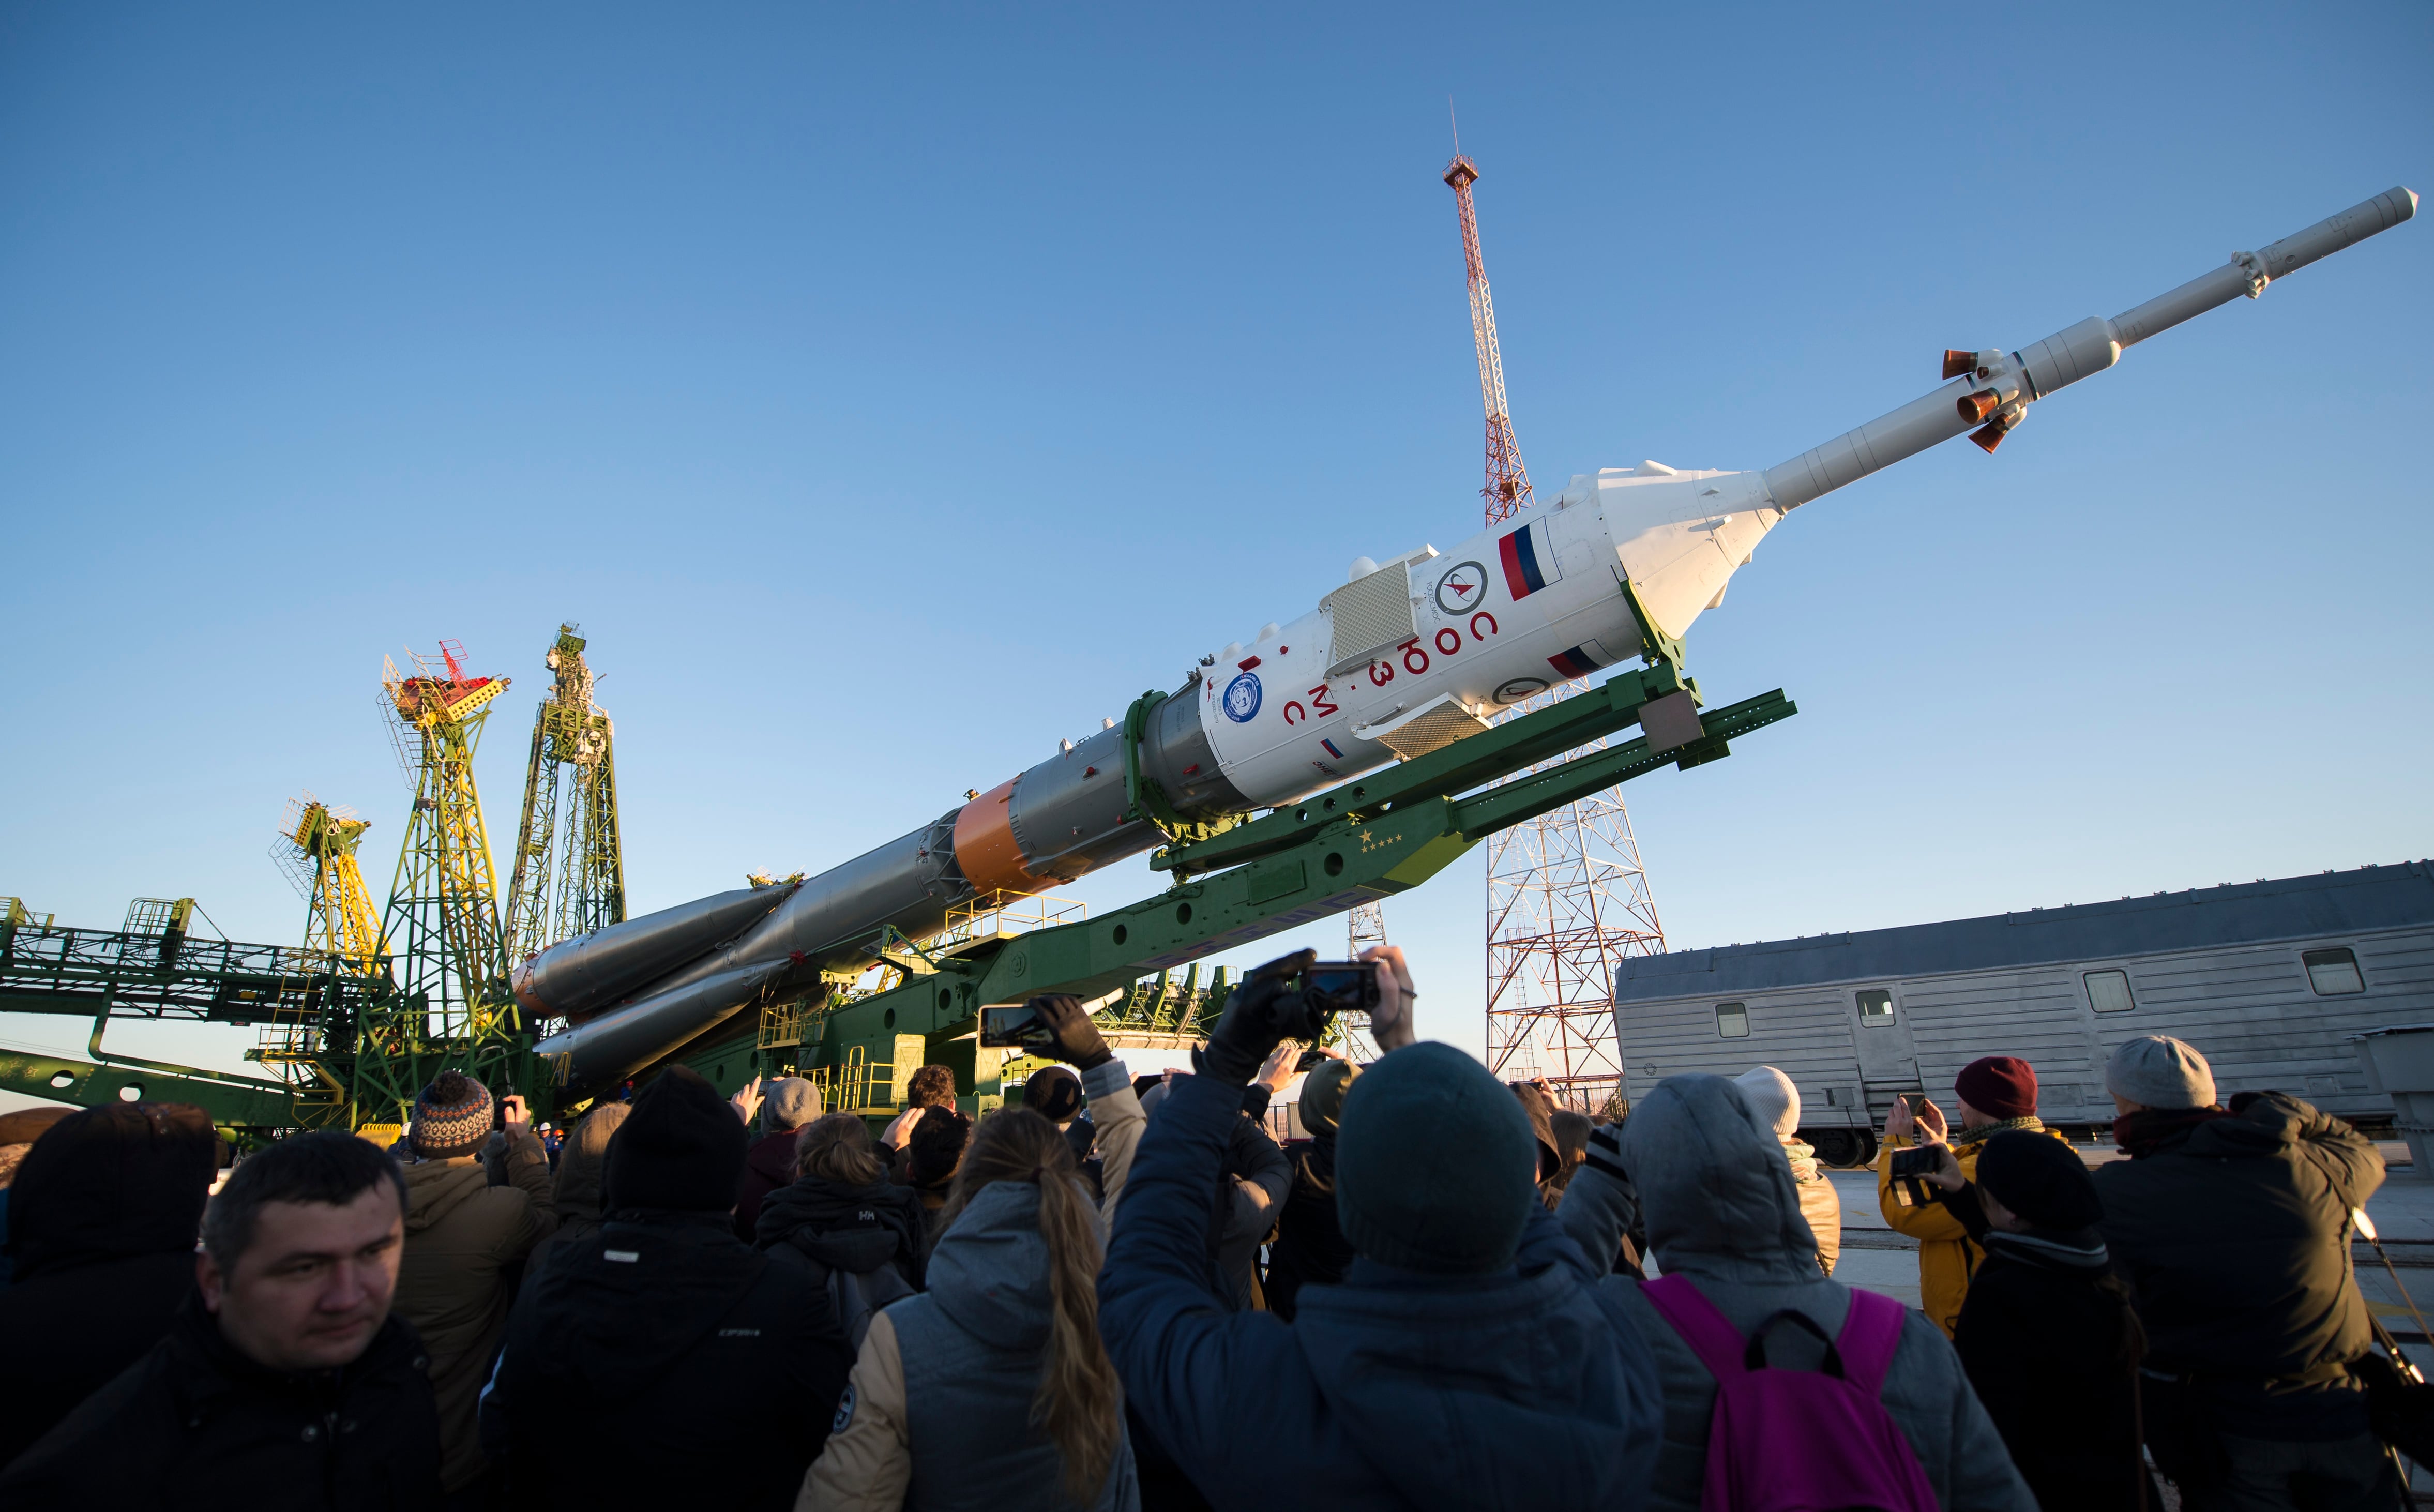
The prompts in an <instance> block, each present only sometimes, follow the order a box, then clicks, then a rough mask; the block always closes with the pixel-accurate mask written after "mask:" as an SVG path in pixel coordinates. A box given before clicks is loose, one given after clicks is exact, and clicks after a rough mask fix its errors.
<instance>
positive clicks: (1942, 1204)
mask: <svg viewBox="0 0 2434 1512" xmlns="http://www.w3.org/2000/svg"><path fill="white" fill-rule="evenodd" d="M1952 1092H1953V1095H1954V1096H1956V1097H1958V1098H1959V1099H1960V1100H1961V1129H1960V1132H1959V1133H1957V1134H1956V1133H1954V1132H1952V1130H1951V1129H1950V1126H1949V1125H1946V1124H1945V1119H1944V1112H1943V1110H1942V1109H1941V1108H1937V1107H1936V1106H1935V1105H1934V1104H1933V1103H1931V1102H1929V1101H1928V1100H1927V1099H1926V1098H1924V1097H1921V1098H1920V1099H1919V1100H1918V1108H1917V1110H1916V1111H1915V1112H1913V1111H1912V1110H1911V1104H1910V1099H1909V1098H1907V1097H1896V1098H1894V1106H1893V1109H1892V1111H1890V1112H1888V1113H1887V1114H1886V1115H1885V1142H1884V1148H1883V1149H1882V1150H1880V1151H1879V1152H1878V1153H1877V1209H1878V1210H1879V1211H1882V1212H1883V1213H1884V1215H1885V1222H1886V1223H1887V1224H1888V1225H1890V1226H1891V1227H1892V1229H1893V1230H1894V1232H1895V1233H1901V1234H1908V1235H1910V1237H1911V1238H1912V1239H1915V1240H1917V1241H1918V1293H1919V1306H1920V1307H1921V1309H1922V1310H1924V1311H1925V1312H1926V1314H1927V1315H1928V1319H1929V1320H1930V1321H1932V1322H1933V1323H1934V1324H1935V1326H1936V1327H1937V1328H1940V1329H1942V1330H1943V1331H1944V1336H1945V1338H1950V1337H1951V1336H1952V1328H1953V1325H1954V1324H1955V1323H1957V1322H1959V1321H1960V1319H1961V1304H1962V1302H1963V1300H1964V1299H1966V1298H1967V1297H1968V1296H1969V1278H1970V1277H1971V1276H1973V1275H1975V1274H1977V1270H1978V1267H1979V1266H1980V1264H1982V1263H1984V1262H1985V1259H1986V1252H1985V1250H1984V1249H1982V1248H1980V1246H1979V1245H1978V1243H1977V1241H1976V1240H1974V1239H1972V1238H1971V1237H1970V1233H1969V1228H1970V1225H1969V1220H1968V1219H1966V1218H1964V1217H1963V1215H1962V1214H1961V1213H1959V1212H1957V1211H1955V1210H1954V1208H1953V1206H1952V1203H1951V1201H1950V1194H1947V1193H1944V1192H1943V1191H1942V1190H1941V1189H1940V1188H1939V1187H1937V1186H1934V1185H1931V1184H1928V1183H1926V1182H1924V1181H1922V1180H1921V1179H1920V1177H1924V1176H1925V1175H1926V1174H1927V1173H1928V1172H1929V1171H1932V1170H1934V1169H1935V1168H1936V1165H1937V1162H1938V1160H1940V1159H1941V1158H1940V1157H1938V1156H1935V1155H1933V1154H1931V1153H1930V1152H1928V1151H1926V1150H1922V1149H1917V1148H1914V1146H1915V1145H1917V1144H1918V1143H1919V1141H1918V1139H1917V1135H1918V1134H1919V1133H1921V1132H1922V1131H1924V1132H1925V1133H1927V1134H1928V1135H1931V1136H1933V1138H1934V1139H1935V1140H1938V1141H1942V1142H1944V1143H1949V1144H1950V1145H1951V1146H1952V1154H1953V1157H1954V1159H1955V1160H1958V1161H1959V1163H1960V1166H1961V1174H1962V1177H1963V1179H1964V1180H1967V1179H1970V1178H1973V1177H1976V1175H1977V1172H1978V1149H1979V1146H1980V1143H1982V1142H1983V1141H1985V1140H1988V1139H1991V1138H1993V1137H1994V1136H1995V1135H1997V1134H2000V1133H2002V1132H2004V1131H2005V1130H2007V1129H2017V1130H2022V1131H2025V1132H2027V1133H2031V1134H2043V1133H2047V1132H2049V1131H2048V1129H2047V1128H2046V1126H2045V1125H2044V1123H2043V1122H2042V1121H2040V1120H2039V1119H2038V1117H2037V1074H2036V1070H2035V1068H2033V1067H2031V1065H2030V1064H2029V1063H2028V1062H2027V1061H2025V1060H2022V1059H2021V1058H2019V1057H2017V1056H1987V1057H1982V1058H1980V1059H1977V1060H1973V1061H1971V1062H1970V1063H1969V1064H1967V1065H1965V1066H1963V1067H1962V1068H1961V1074H1960V1075H1958V1076H1955V1077H1954V1078H1952ZM2053 1137H2054V1138H2056V1139H2060V1138H2061V1137H2062V1136H2060V1135H2058V1134H2057V1135H2054V1136H2053Z"/></svg>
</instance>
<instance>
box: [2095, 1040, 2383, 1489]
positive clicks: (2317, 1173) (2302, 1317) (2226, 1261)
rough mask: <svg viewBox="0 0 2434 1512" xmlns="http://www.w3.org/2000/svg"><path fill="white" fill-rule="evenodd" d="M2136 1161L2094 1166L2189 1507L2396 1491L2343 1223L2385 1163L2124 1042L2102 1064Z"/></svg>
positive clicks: (2184, 1061)
mask: <svg viewBox="0 0 2434 1512" xmlns="http://www.w3.org/2000/svg"><path fill="white" fill-rule="evenodd" d="M2104 1086H2105V1090H2106V1091H2109V1092H2111V1093H2112V1094H2113V1102H2114V1107H2115V1108H2117V1110H2118V1112H2119V1114H2120V1117H2119V1118H2117V1120H2115V1122H2114V1125H2113V1130H2114V1138H2115V1140H2116V1141H2117V1143H2119V1144H2120V1146H2121V1149H2122V1151H2123V1152H2124V1153H2125V1154H2127V1155H2128V1156H2129V1157H2130V1159H2128V1160H2115V1161H2112V1162H2110V1163H2108V1164H2106V1165H2104V1166H2102V1167H2100V1168H2099V1169H2098V1170H2097V1172H2096V1173H2095V1177H2094V1179H2095V1182H2096V1190H2097V1192H2098V1194H2100V1195H2101V1196H2102V1198H2103V1199H2104V1217H2103V1220H2102V1228H2103V1233H2104V1243H2105V1246H2106V1248H2107V1249H2108V1250H2110V1251H2111V1253H2112V1256H2113V1263H2114V1266H2115V1268H2116V1269H2117V1270H2118V1271H2119V1272H2120V1274H2121V1278H2122V1280H2126V1281H2128V1282H2129V1283H2130V1296H2131V1299H2132V1300H2133V1301H2134V1302H2135V1303H2136V1304H2137V1308H2138V1317H2139V1320H2140V1321H2141V1322H2142V1323H2143V1324H2144V1325H2145V1326H2146V1330H2147V1344H2148V1359H2147V1362H2146V1364H2145V1366H2143V1367H2142V1374H2141V1384H2142V1387H2143V1392H2142V1397H2143V1406H2144V1412H2145V1417H2146V1431H2147V1446H2148V1448H2149V1449H2150V1450H2151V1451H2152V1452H2153V1453H2154V1456H2155V1465H2156V1468H2157V1469H2160V1470H2162V1471H2163V1472H2164V1473H2165V1474H2166V1475H2168V1476H2169V1477H2171V1479H2172V1480H2173V1481H2174V1482H2175V1483H2177V1484H2178V1485H2179V1486H2180V1489H2181V1504H2182V1505H2183V1506H2185V1507H2186V1508H2188V1509H2190V1512H2234V1509H2237V1512H2250V1509H2258V1512H2296V1509H2304V1512H2349V1509H2352V1508H2357V1509H2370V1508H2371V1509H2375V1512H2380V1509H2382V1508H2385V1507H2390V1506H2392V1505H2394V1504H2395V1503H2397V1502H2398V1501H2400V1500H2401V1498H2402V1495H2403V1491H2402V1487H2401V1484H2400V1477H2399V1475H2398V1473H2397V1471H2396V1470H2395V1469H2393V1467H2392V1463H2391V1454H2390V1453H2389V1452H2387V1451H2386V1450H2385V1448H2384V1445H2383V1443H2382V1441H2381V1440H2380V1439H2379V1438H2378V1437H2377V1436H2376V1435H2375V1433H2374V1420H2373V1418H2372V1417H2370V1416H2369V1413H2368V1396H2367V1390H2366V1385H2365V1383H2364V1382H2363V1381H2361V1380H2360V1379H2359V1377H2358V1375H2357V1373H2356V1371H2355V1370H2354V1368H2353V1366H2355V1365H2357V1363H2358V1362H2360V1361H2361V1360H2363V1359H2364V1358H2365V1357H2367V1356H2368V1355H2369V1354H2370V1353H2371V1352H2372V1351H2373V1349H2374V1333H2373V1324H2372V1322H2371V1320H2370V1318H2369V1316H2368V1313H2367V1302H2366V1298H2365V1297H2364V1296H2363V1295H2361V1294H2360V1292H2359V1291H2358V1283H2357V1274H2356V1272H2355V1271H2354V1269H2353V1267H2352V1265H2351V1263H2350V1225H2351V1222H2352V1220H2351V1217H2350V1214H2351V1213H2352V1212H2353V1211H2357V1210H2359V1209H2363V1208H2364V1207H2365V1206H2366V1204H2367V1200H2368V1199H2369V1198H2370V1197H2372V1196H2373V1195H2374V1193H2375V1190H2376V1188H2378V1187H2380V1186H2381V1185H2382V1184H2383V1176H2384V1172H2383V1159H2382V1157H2380V1156H2379V1155H2377V1154H2376V1153H2375V1148H2374V1143H2373V1142H2372V1141H2370V1140H2368V1139H2367V1137H2366V1136H2365V1135H2363V1134H2360V1133H2359V1132H2358V1131H2357V1129H2355V1128H2353V1127H2351V1126H2350V1125H2349V1124H2348V1123H2346V1122H2345V1121H2343V1120H2341V1119H2339V1118H2335V1117H2334V1116H2333V1115H2331V1114H2330V1113H2326V1112H2323V1111H2322V1110H2320V1109H2318V1108H2313V1107H2311V1106H2309V1105H2308V1104H2306V1103H2304V1102H2301V1101H2300V1100H2299V1099H2297V1098H2295V1097H2290V1096H2288V1095H2285V1094H2284V1093H2281V1092H2273V1091H2266V1092H2240V1093H2237V1094H2235V1095H2234V1096H2233V1097H2232V1098H2231V1099H2230V1101H2229V1103H2228V1105H2223V1104H2218V1103H2217V1102H2216V1101H2215V1083H2214V1072H2213V1070H2212V1068H2210V1067H2209V1066H2208V1065H2207V1064H2206V1059H2205V1057H2203V1056H2202V1055H2200V1054H2199V1053H2198V1051H2197V1049H2196V1047H2195V1046H2193V1045H2189V1044H2186V1043H2185V1042H2183V1041H2181V1040H2173V1039H2168V1038H2166V1037H2164V1036H2162V1035H2145V1036H2141V1037H2139V1038H2137V1039H2134V1040H2127V1041H2124V1042H2123V1044H2122V1045H2121V1047H2120V1048H2119V1049H2117V1050H2116V1051H2115V1052H2114V1053H2113V1057H2112V1059H2111V1060H2110V1061H2108V1062H2107V1063H2106V1065H2105V1068H2104Z"/></svg>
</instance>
